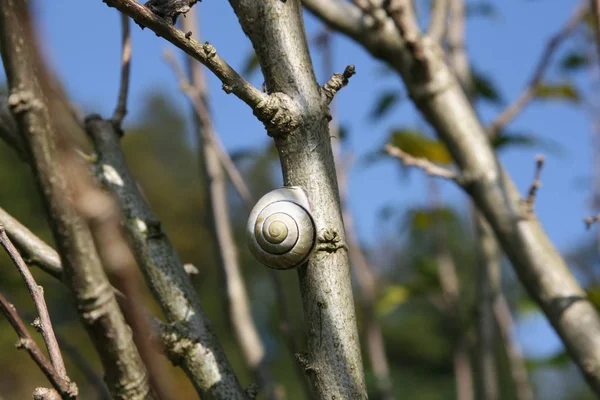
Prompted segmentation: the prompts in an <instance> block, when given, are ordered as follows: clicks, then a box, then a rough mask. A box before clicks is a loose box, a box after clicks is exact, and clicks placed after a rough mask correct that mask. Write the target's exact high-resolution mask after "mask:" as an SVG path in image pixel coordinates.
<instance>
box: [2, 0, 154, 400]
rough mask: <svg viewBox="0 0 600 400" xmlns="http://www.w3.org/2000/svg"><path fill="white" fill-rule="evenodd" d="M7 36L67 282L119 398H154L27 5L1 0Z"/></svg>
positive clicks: (18, 107)
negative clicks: (100, 249)
mask: <svg viewBox="0 0 600 400" xmlns="http://www.w3.org/2000/svg"><path fill="white" fill-rule="evenodd" d="M0 41H1V47H2V60H3V62H4V67H5V70H6V73H7V77H8V85H9V87H10V96H9V99H8V103H9V106H10V107H11V112H12V113H13V115H14V117H15V119H16V120H17V125H18V127H19V130H20V132H21V136H22V137H23V138H24V139H25V140H24V142H25V143H26V145H27V152H28V154H29V155H30V157H31V160H32V168H33V171H34V174H35V178H36V181H37V184H38V186H39V189H40V191H41V193H42V197H43V200H44V204H45V206H46V210H47V213H48V218H49V220H50V225H51V227H52V230H53V233H54V238H55V240H56V243H57V246H58V248H59V253H60V254H61V257H62V264H63V266H64V269H63V273H64V276H65V282H66V283H67V285H68V286H69V288H70V290H71V292H72V293H73V294H74V296H75V301H76V304H77V308H78V312H79V316H80V318H81V321H82V323H83V325H84V326H85V327H86V329H87V331H88V333H89V335H90V337H91V338H92V341H93V343H94V345H95V347H96V350H97V351H98V353H99V355H100V359H101V360H102V364H103V366H104V370H105V373H106V381H107V384H108V386H109V388H110V391H111V393H112V395H113V397H114V398H115V399H146V398H151V397H152V396H153V395H152V393H151V390H150V387H149V385H148V380H147V376H146V369H145V368H144V365H143V363H142V361H141V359H140V356H139V354H138V352H137V349H136V347H135V345H134V342H133V340H132V335H131V331H130V329H129V327H128V326H127V325H126V323H125V320H124V318H123V314H121V311H120V310H119V307H118V304H117V302H116V300H115V297H114V294H113V291H112V288H111V286H110V283H109V282H108V279H107V277H106V275H105V273H104V271H103V268H102V265H101V263H100V260H99V257H98V254H97V253H96V249H95V247H94V242H93V238H92V235H91V232H90V229H89V227H88V226H87V223H86V221H85V220H84V219H83V218H82V217H81V216H80V215H79V214H78V213H77V211H76V210H75V208H74V204H73V201H74V199H73V196H74V189H73V185H74V183H73V182H72V181H69V180H68V179H67V177H69V176H71V177H73V175H72V171H68V170H67V169H66V167H67V165H66V164H67V163H68V161H65V160H66V159H72V157H73V154H72V152H73V147H72V143H70V142H69V138H68V137H66V135H65V134H64V133H61V134H59V133H58V131H57V129H56V126H55V123H56V121H57V118H58V117H57V116H56V115H55V114H54V113H53V112H52V111H56V109H55V108H52V107H55V106H56V105H55V104H54V103H52V102H50V100H51V98H50V97H51V90H50V89H49V87H48V84H49V75H48V74H47V72H46V71H45V70H44V67H43V63H42V60H41V57H40V55H39V54H38V52H37V49H36V48H35V37H34V33H33V29H32V26H31V20H30V17H29V13H28V10H27V7H26V3H24V2H22V1H18V0H2V1H1V2H0ZM52 100H56V99H52ZM51 115H53V116H54V117H55V118H51V117H50V116H51ZM69 173H71V175H69ZM86 178H87V177H85V176H81V177H80V179H86Z"/></svg>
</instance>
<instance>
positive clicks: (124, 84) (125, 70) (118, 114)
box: [112, 14, 131, 129]
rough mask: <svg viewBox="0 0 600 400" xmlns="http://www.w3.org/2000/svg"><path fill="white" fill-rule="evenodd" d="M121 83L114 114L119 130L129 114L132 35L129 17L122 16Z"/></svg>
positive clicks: (114, 122)
mask: <svg viewBox="0 0 600 400" xmlns="http://www.w3.org/2000/svg"><path fill="white" fill-rule="evenodd" d="M121 31H122V36H121V43H122V50H121V83H120V85H119V97H118V100H117V106H116V108H115V112H114V113H113V117H112V121H113V124H115V127H116V128H117V129H120V128H121V123H122V122H123V118H125V115H126V114H127V95H128V93H129V75H130V70H131V33H130V29H129V17H128V16H127V15H125V14H121Z"/></svg>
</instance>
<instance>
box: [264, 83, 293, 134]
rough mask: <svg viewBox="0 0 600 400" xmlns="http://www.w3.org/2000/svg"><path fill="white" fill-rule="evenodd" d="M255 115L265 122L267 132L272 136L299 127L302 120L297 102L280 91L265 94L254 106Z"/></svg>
mask: <svg viewBox="0 0 600 400" xmlns="http://www.w3.org/2000/svg"><path fill="white" fill-rule="evenodd" d="M254 115H255V116H256V117H257V118H258V119H259V120H260V121H261V122H262V123H263V124H264V126H265V128H266V129H267V133H268V134H269V136H272V137H277V136H281V135H284V134H286V133H290V132H292V131H294V130H296V129H298V127H299V126H300V124H301V121H302V119H301V113H300V110H299V107H298V105H297V104H296V102H295V101H293V100H292V99H291V98H290V97H289V96H287V95H286V94H284V93H280V92H276V93H272V94H270V95H268V96H265V97H264V98H263V100H261V101H260V102H259V103H258V104H257V105H256V107H254Z"/></svg>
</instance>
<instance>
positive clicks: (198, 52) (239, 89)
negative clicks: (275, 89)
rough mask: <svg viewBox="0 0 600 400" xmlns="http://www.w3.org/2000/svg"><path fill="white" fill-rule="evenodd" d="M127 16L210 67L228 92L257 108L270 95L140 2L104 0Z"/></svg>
mask: <svg viewBox="0 0 600 400" xmlns="http://www.w3.org/2000/svg"><path fill="white" fill-rule="evenodd" d="M104 2H105V3H106V4H108V6H110V7H115V8H116V9H118V10H119V11H121V12H122V13H123V14H126V15H128V16H130V17H131V18H133V20H135V21H136V22H137V23H138V24H139V25H141V26H144V27H148V28H149V29H151V30H152V31H154V32H155V33H156V34H157V35H159V36H162V37H164V38H165V39H166V40H168V41H169V42H171V43H173V44H174V45H175V46H177V47H179V48H180V49H181V50H183V51H185V52H186V53H187V54H189V55H190V56H191V57H193V58H195V59H196V60H198V61H200V62H201V63H202V64H204V65H206V67H207V68H208V69H210V70H211V71H212V72H213V73H214V74H215V75H216V76H217V78H219V79H220V80H221V82H223V86H224V89H226V91H227V92H230V93H233V94H235V95H236V96H237V97H239V98H240V99H241V100H242V101H244V102H245V103H246V104H248V105H249V106H250V107H251V108H252V109H254V108H255V107H256V106H257V105H258V104H259V103H261V102H262V101H263V100H265V99H266V98H267V97H268V95H266V94H264V93H262V92H261V91H260V90H259V89H257V88H255V87H254V86H252V85H251V84H250V83H249V82H247V81H246V80H245V79H244V78H242V77H241V76H240V75H239V74H238V73H237V72H236V71H235V70H234V69H233V68H232V67H231V66H230V65H229V64H227V63H226V62H225V61H224V60H223V59H222V58H221V57H220V56H219V55H218V54H217V53H216V50H215V49H214V47H213V46H212V45H210V44H209V43H205V44H200V43H199V42H197V41H196V40H194V39H192V38H190V37H189V36H187V34H186V33H184V32H182V31H181V30H179V29H177V28H175V27H174V26H172V25H170V24H169V21H167V20H165V19H164V18H162V17H160V16H158V15H156V14H154V13H153V12H152V11H151V10H149V9H148V8H147V7H145V6H143V5H142V4H140V3H138V2H137V1H136V0H104Z"/></svg>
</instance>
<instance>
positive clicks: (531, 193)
mask: <svg viewBox="0 0 600 400" xmlns="http://www.w3.org/2000/svg"><path fill="white" fill-rule="evenodd" d="M543 167H544V156H542V155H538V156H536V157H535V172H534V174H533V182H531V185H530V186H529V190H528V191H527V198H526V199H525V205H526V206H527V211H528V213H532V212H533V204H534V203H535V196H536V195H537V192H538V190H539V189H540V187H541V186H542V181H541V179H540V178H541V175H542V168H543Z"/></svg>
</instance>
